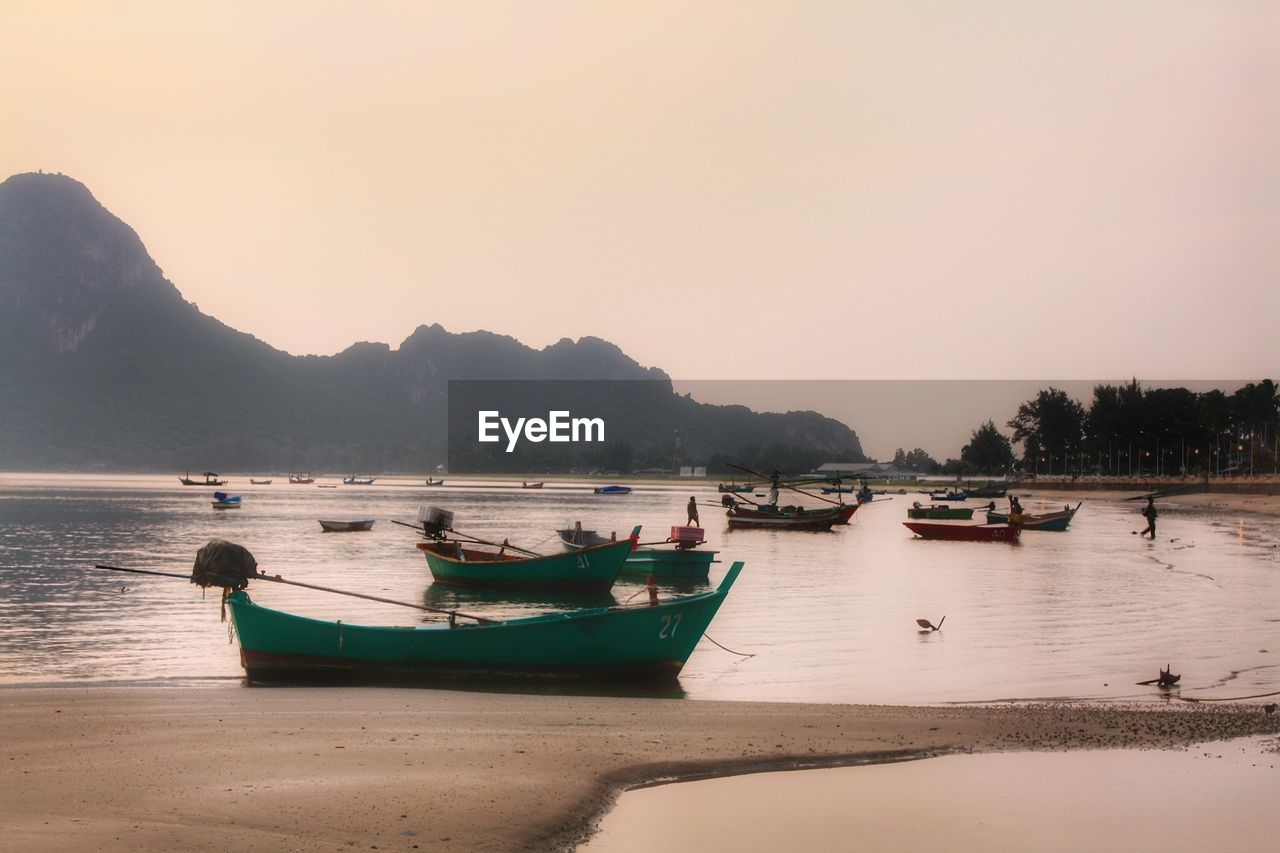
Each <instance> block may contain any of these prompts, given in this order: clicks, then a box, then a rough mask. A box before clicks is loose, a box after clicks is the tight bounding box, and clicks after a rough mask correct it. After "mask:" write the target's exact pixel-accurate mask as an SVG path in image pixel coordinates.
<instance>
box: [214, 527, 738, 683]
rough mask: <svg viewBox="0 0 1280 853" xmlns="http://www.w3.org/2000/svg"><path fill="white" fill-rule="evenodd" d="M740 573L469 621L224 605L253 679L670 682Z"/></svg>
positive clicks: (242, 602)
mask: <svg viewBox="0 0 1280 853" xmlns="http://www.w3.org/2000/svg"><path fill="white" fill-rule="evenodd" d="M619 544H625V543H619ZM741 571H742V563H734V564H733V565H732V566H730V567H729V571H728V573H726V575H725V577H724V580H722V581H721V582H720V585H719V587H718V588H716V589H714V590H709V591H707V592H701V593H696V594H694V595H688V596H682V597H680V598H676V599H672V600H669V601H660V602H658V603H657V604H649V603H644V604H639V605H632V606H628V605H620V606H615V607H598V608H592V609H589V610H578V611H567V612H560V613H550V614H546V615H543V616H528V617H524V618H519V619H509V620H506V621H501V622H485V623H482V624H476V625H471V624H465V623H461V622H455V621H454V620H450V622H447V623H431V624H425V625H419V626H416V627H412V628H408V627H405V628H400V627H371V626H365V625H351V624H348V623H345V622H327V621H323V620H319V619H309V618H306V617H302V616H295V615H293V614H290V613H283V612H281V611H278V610H270V609H268V608H266V607H262V606H260V605H257V604H254V603H253V601H252V600H250V598H249V596H248V594H247V593H246V592H244V591H243V590H240V591H236V592H232V593H230V594H229V595H228V596H227V599H226V602H227V605H228V607H229V608H230V610H231V619H232V622H233V623H234V625H235V633H236V637H237V638H238V639H239V641H240V662H241V664H242V665H243V666H244V669H245V673H246V675H247V677H248V680H249V681H250V682H265V683H270V682H275V683H281V682H284V683H290V682H316V681H330V682H332V681H341V682H380V681H400V680H412V681H431V680H440V681H444V680H448V679H451V678H477V677H479V678H485V679H490V678H516V679H519V678H530V677H534V678H540V679H545V678H561V679H565V678H567V679H579V680H584V679H585V680H597V681H605V680H609V681H617V680H639V679H674V678H675V677H676V676H677V675H678V674H679V672H680V670H681V669H682V668H683V667H684V664H685V662H686V661H687V660H688V659H689V655H690V654H692V653H693V649H694V646H696V645H697V643H698V640H700V639H701V638H702V634H703V632H704V631H705V630H706V629H707V626H708V625H709V624H710V623H711V620H712V618H713V617H714V616H715V614H716V611H717V610H718V609H719V608H720V604H721V602H723V601H724V598H725V596H726V595H728V594H729V589H730V588H731V587H732V586H733V583H734V581H735V580H737V578H738V574H739V573H740V572H741Z"/></svg>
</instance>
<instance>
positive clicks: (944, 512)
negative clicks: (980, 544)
mask: <svg viewBox="0 0 1280 853" xmlns="http://www.w3.org/2000/svg"><path fill="white" fill-rule="evenodd" d="M907 518H921V519H926V520H931V521H969V520H971V519H972V518H973V510H972V509H969V508H964V507H958V506H946V505H945V504H944V505H942V506H920V507H914V506H913V507H910V508H908V509H907Z"/></svg>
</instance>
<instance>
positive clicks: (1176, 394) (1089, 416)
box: [894, 379, 1280, 477]
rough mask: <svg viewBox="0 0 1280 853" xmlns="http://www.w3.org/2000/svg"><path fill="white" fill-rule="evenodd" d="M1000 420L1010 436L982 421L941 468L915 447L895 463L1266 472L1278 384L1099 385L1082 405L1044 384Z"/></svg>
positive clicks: (997, 469) (1272, 450) (1278, 440)
mask: <svg viewBox="0 0 1280 853" xmlns="http://www.w3.org/2000/svg"><path fill="white" fill-rule="evenodd" d="M1006 426H1008V428H1009V429H1011V430H1012V431H1013V437H1012V440H1011V439H1009V438H1007V437H1006V436H1004V435H1003V434H1002V433H1001V432H1000V431H999V430H998V429H997V428H996V426H995V423H994V421H991V420H988V421H987V422H986V423H984V424H982V425H981V426H980V427H978V429H976V430H974V431H973V433H972V434H971V435H970V440H969V443H968V444H966V445H965V446H964V448H963V449H962V450H961V451H960V458H959V459H948V460H947V461H946V462H944V463H941V464H939V463H938V462H937V461H935V460H934V459H932V457H930V456H929V455H928V454H927V453H925V452H924V451H923V450H921V449H920V448H916V449H915V450H913V451H911V452H910V453H907V452H904V451H903V450H902V449H901V448H899V449H898V452H897V453H896V454H895V456H894V464H895V465H897V466H899V467H905V468H909V469H913V470H918V471H921V472H925V471H927V472H929V473H941V474H954V475H961V476H975V475H986V476H998V475H1008V474H1024V475H1025V474H1035V475H1069V476H1082V475H1099V476H1120V477H1129V476H1175V477H1176V476H1204V475H1209V474H1213V475H1217V476H1227V475H1235V474H1245V475H1248V474H1271V473H1276V471H1277V455H1278V451H1280V389H1278V388H1277V385H1276V383H1275V382H1274V381H1272V380H1270V379H1264V380H1262V381H1260V382H1250V383H1248V384H1246V385H1244V386H1242V387H1240V388H1238V389H1236V391H1235V392H1233V393H1231V394H1227V393H1226V392H1224V391H1221V390H1213V391H1206V392H1203V393H1197V392H1195V391H1191V390H1189V389H1187V388H1144V387H1143V386H1142V384H1141V383H1140V382H1139V381H1138V380H1137V379H1132V380H1130V381H1129V382H1126V383H1122V384H1119V385H1111V384H1101V385H1095V386H1094V388H1093V399H1092V400H1090V401H1089V405H1088V407H1087V408H1086V407H1085V406H1084V404H1082V403H1080V402H1079V401H1077V400H1075V399H1073V398H1072V397H1071V396H1070V395H1069V394H1067V392H1065V391H1062V390H1060V389H1058V388H1054V387H1052V386H1050V387H1049V388H1046V389H1043V390H1041V391H1040V392H1039V393H1037V394H1036V396H1035V397H1033V398H1032V399H1030V400H1027V401H1026V402H1024V403H1022V404H1021V405H1019V406H1018V410H1017V413H1016V414H1015V415H1014V416H1013V417H1012V418H1010V419H1009V421H1008V422H1007V424H1006ZM1015 443H1021V445H1022V450H1021V453H1020V454H1019V453H1016V452H1015V448H1014V444H1015Z"/></svg>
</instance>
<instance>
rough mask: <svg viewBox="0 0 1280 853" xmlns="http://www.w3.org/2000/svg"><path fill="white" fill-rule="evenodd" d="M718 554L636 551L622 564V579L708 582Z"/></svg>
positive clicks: (667, 549)
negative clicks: (708, 576) (712, 565)
mask: <svg viewBox="0 0 1280 853" xmlns="http://www.w3.org/2000/svg"><path fill="white" fill-rule="evenodd" d="M717 553H719V552H717V551H699V550H697V549H696V548H674V547H657V548H637V549H636V550H634V551H632V552H631V554H630V555H629V556H628V557H627V560H626V562H624V563H623V564H622V576H623V577H628V578H636V579H638V580H647V579H648V578H653V579H654V580H656V581H705V580H706V579H707V575H708V574H709V573H710V571H711V564H712V563H717V562H719V560H717V559H716V554H717Z"/></svg>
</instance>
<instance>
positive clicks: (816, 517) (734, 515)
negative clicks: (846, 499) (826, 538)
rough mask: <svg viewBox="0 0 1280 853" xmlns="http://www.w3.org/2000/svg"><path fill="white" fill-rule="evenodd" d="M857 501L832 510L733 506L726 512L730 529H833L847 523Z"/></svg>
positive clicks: (855, 507)
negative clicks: (790, 509) (767, 508)
mask: <svg viewBox="0 0 1280 853" xmlns="http://www.w3.org/2000/svg"><path fill="white" fill-rule="evenodd" d="M857 509H858V505H857V504H847V505H844V506H839V507H832V508H831V509H799V510H792V511H786V510H772V511H771V510H764V509H749V508H746V507H733V508H732V509H730V510H729V512H728V513H727V516H728V518H729V529H730V530H734V529H747V530H804V531H815V530H830V529H831V528H832V527H833V526H834V525H837V524H847V523H848V522H849V519H850V518H851V517H852V516H853V514H854V512H855V511H856V510H857Z"/></svg>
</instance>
